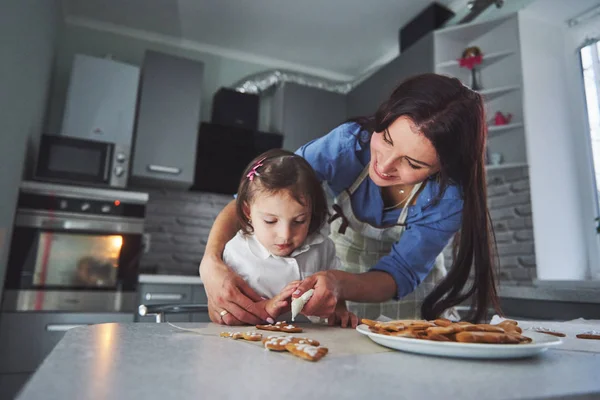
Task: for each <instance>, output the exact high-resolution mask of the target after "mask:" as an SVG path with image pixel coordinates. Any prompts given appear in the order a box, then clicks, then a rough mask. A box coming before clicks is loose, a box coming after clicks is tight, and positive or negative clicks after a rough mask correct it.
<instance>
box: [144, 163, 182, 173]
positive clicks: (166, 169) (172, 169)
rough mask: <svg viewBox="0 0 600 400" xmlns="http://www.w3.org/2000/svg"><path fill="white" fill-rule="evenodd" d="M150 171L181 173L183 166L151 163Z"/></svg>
mask: <svg viewBox="0 0 600 400" xmlns="http://www.w3.org/2000/svg"><path fill="white" fill-rule="evenodd" d="M148 171H150V172H162V173H163V174H171V175H179V174H180V173H181V168H176V167H167V166H164V165H156V164H150V165H148Z"/></svg>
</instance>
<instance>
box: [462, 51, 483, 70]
mask: <svg viewBox="0 0 600 400" xmlns="http://www.w3.org/2000/svg"><path fill="white" fill-rule="evenodd" d="M482 62H483V55H482V54H480V55H478V56H469V57H463V58H459V59H458V63H459V65H460V66H461V67H464V68H468V69H473V68H475V66H476V65H479V64H481V63H482Z"/></svg>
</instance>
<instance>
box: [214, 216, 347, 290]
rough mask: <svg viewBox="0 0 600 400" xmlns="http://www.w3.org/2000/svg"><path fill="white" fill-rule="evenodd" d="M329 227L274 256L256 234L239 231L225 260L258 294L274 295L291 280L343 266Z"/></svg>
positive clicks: (225, 251) (224, 255)
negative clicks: (282, 255)
mask: <svg viewBox="0 0 600 400" xmlns="http://www.w3.org/2000/svg"><path fill="white" fill-rule="evenodd" d="M328 234H329V226H327V224H325V226H324V229H321V231H320V232H316V233H313V234H312V235H309V236H308V237H307V238H306V240H305V241H304V243H303V244H302V245H301V246H300V247H298V248H297V249H295V250H294V251H293V252H292V253H291V254H290V255H289V256H288V257H279V256H276V255H273V254H271V253H270V252H269V250H267V249H266V248H265V246H263V245H262V244H261V243H260V242H259V241H258V240H257V239H256V236H254V235H252V234H249V235H248V234H244V233H243V232H242V231H239V232H238V233H237V234H236V235H235V237H234V238H233V239H231V240H230V241H229V242H228V243H227V245H225V250H224V252H223V261H225V264H227V265H229V266H230V267H231V269H233V270H234V271H235V272H237V273H238V274H239V275H240V276H241V277H242V278H243V279H244V280H245V281H246V282H247V283H248V284H249V285H250V287H252V289H254V290H255V291H256V292H257V293H258V294H260V295H261V296H263V297H266V298H272V297H273V296H275V295H276V294H278V293H279V292H280V291H281V290H282V289H283V288H284V287H285V286H286V285H287V284H288V283H290V282H291V281H295V280H302V279H305V278H307V277H309V276H310V275H312V274H314V273H315V272H318V271H325V270H330V269H340V268H341V262H340V260H339V258H337V257H336V255H335V245H334V243H333V241H332V240H331V239H329V237H328Z"/></svg>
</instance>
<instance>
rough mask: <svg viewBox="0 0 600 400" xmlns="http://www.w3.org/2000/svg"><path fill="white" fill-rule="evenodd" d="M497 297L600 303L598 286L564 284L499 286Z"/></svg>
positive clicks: (599, 288) (545, 283) (546, 283)
mask: <svg viewBox="0 0 600 400" xmlns="http://www.w3.org/2000/svg"><path fill="white" fill-rule="evenodd" d="M498 295H499V296H500V297H505V298H512V299H526V300H549V301H564V302H574V303H600V286H598V287H593V286H577V284H576V283H572V284H566V283H564V282H557V283H554V284H553V283H551V282H544V283H538V284H534V285H531V286H525V285H523V286H516V285H500V286H499V288H498Z"/></svg>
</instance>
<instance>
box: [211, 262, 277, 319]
mask: <svg viewBox="0 0 600 400" xmlns="http://www.w3.org/2000/svg"><path fill="white" fill-rule="evenodd" d="M200 271H201V276H202V283H203V284H204V289H205V290H206V295H207V297H208V313H209V316H210V320H211V321H212V322H215V323H217V324H225V325H244V324H250V325H257V324H260V323H263V322H264V321H267V322H269V323H273V322H274V321H273V319H272V318H271V317H270V315H269V314H268V313H267V311H266V310H265V307H264V305H262V306H261V305H259V304H257V303H259V302H263V301H264V299H263V298H261V297H260V296H259V295H258V294H257V293H256V292H255V291H254V290H252V288H251V287H250V286H248V284H247V283H246V282H245V281H244V280H243V279H242V278H241V277H240V276H239V275H238V274H236V273H235V272H233V271H232V270H231V269H229V267H228V266H227V265H225V264H224V263H223V262H222V261H220V260H217V259H215V258H207V257H205V258H203V259H202V262H201V263H200Z"/></svg>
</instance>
